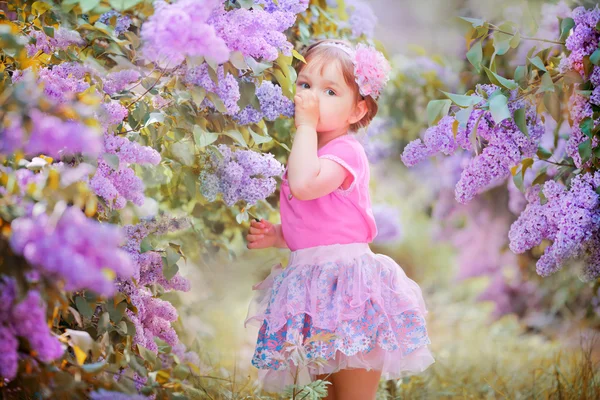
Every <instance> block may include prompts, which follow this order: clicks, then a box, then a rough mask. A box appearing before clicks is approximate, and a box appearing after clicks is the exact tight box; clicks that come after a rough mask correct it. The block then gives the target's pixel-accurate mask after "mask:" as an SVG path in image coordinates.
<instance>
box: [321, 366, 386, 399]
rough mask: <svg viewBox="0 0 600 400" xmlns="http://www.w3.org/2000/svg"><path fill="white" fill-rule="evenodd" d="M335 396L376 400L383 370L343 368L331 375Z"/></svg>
mask: <svg viewBox="0 0 600 400" xmlns="http://www.w3.org/2000/svg"><path fill="white" fill-rule="evenodd" d="M331 376H332V378H333V383H334V387H335V398H337V399H340V400H375V396H376V394H377V387H378V386H379V380H380V379H381V371H377V370H370V371H367V370H366V369H362V368H360V369H359V368H354V369H342V370H340V371H338V372H336V373H334V374H332V375H331Z"/></svg>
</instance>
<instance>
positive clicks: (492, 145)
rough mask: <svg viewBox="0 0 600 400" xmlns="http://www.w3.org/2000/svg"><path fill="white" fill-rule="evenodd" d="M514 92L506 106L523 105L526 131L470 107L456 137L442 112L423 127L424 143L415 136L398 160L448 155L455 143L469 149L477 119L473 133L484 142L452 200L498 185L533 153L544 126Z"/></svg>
mask: <svg viewBox="0 0 600 400" xmlns="http://www.w3.org/2000/svg"><path fill="white" fill-rule="evenodd" d="M476 89H477V90H476V93H477V92H480V91H485V92H486V94H487V96H488V97H489V96H490V95H492V94H493V93H495V92H496V91H497V90H498V87H497V86H495V85H477V88H476ZM474 95H475V94H474ZM516 95H517V93H516V90H514V91H512V92H511V93H510V97H509V99H508V100H509V103H508V109H509V111H510V112H511V113H514V111H515V110H517V109H519V108H525V110H526V122H527V125H528V130H529V135H526V134H524V133H522V132H521V131H520V130H519V128H518V127H517V125H516V124H515V122H514V120H513V119H512V118H508V119H505V120H503V121H500V122H499V123H497V122H496V121H494V120H493V117H492V115H491V113H490V112H489V111H485V110H482V109H474V110H473V111H472V112H471V115H470V116H469V118H468V121H467V124H466V127H461V126H459V127H458V130H457V133H456V138H454V133H453V131H452V127H453V124H454V117H453V116H445V117H443V118H442V119H441V120H440V121H439V123H438V124H437V125H436V126H433V127H430V128H429V129H427V131H426V132H425V134H424V139H423V140H424V143H423V142H421V140H420V139H415V140H414V141H412V142H411V143H409V144H408V145H407V146H406V148H405V149H404V152H403V154H402V157H401V158H402V161H403V162H404V164H405V165H407V166H409V167H410V166H413V165H415V164H416V163H418V162H420V161H422V160H423V159H425V158H427V157H429V156H431V155H434V154H436V153H438V152H441V153H443V154H446V155H450V154H453V153H454V151H455V150H456V149H457V148H458V147H461V148H463V149H465V150H466V149H470V148H471V144H470V140H469V135H471V132H472V130H473V129H474V127H475V124H476V123H478V125H477V136H478V138H479V139H480V140H481V141H485V143H486V146H485V147H484V149H483V151H482V152H481V154H478V155H476V156H475V157H473V159H472V160H471V162H470V163H469V165H467V167H466V168H465V169H464V170H463V172H462V175H461V178H460V180H459V182H458V183H457V185H456V190H455V195H456V200H457V201H458V202H461V203H463V204H464V203H467V202H468V201H470V200H471V199H472V198H473V197H474V196H476V195H477V194H479V193H481V192H482V191H484V190H486V189H489V188H490V187H493V186H496V185H498V184H499V183H500V182H501V181H502V180H503V179H504V178H506V177H507V176H509V175H510V168H511V167H512V166H514V165H517V164H518V163H519V162H520V161H521V159H522V158H523V157H531V156H533V155H534V154H535V152H536V151H537V144H538V142H539V140H540V138H541V136H542V134H543V132H544V127H543V126H542V124H541V121H540V119H539V118H538V116H537V114H536V112H535V109H534V108H533V107H532V106H531V104H529V103H526V102H525V101H524V100H516Z"/></svg>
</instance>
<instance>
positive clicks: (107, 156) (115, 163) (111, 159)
mask: <svg viewBox="0 0 600 400" xmlns="http://www.w3.org/2000/svg"><path fill="white" fill-rule="evenodd" d="M102 158H104V161H106V163H107V164H108V165H109V166H110V167H111V168H112V169H114V170H115V171H118V170H119V156H117V155H116V154H111V153H104V154H102Z"/></svg>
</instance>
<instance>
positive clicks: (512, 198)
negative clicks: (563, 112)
mask: <svg viewBox="0 0 600 400" xmlns="http://www.w3.org/2000/svg"><path fill="white" fill-rule="evenodd" d="M555 129H556V121H555V120H554V118H552V117H551V116H550V115H548V114H546V116H545V132H544V135H543V136H542V138H541V140H540V147H541V148H543V149H545V150H546V151H549V152H550V153H552V156H551V157H550V160H562V159H563V158H564V156H565V154H566V145H567V141H566V140H565V139H564V138H563V137H562V136H561V132H562V133H569V132H570V131H571V128H570V127H569V125H568V123H567V121H565V122H563V125H562V126H561V127H560V129H559V131H558V132H559V137H558V141H557V144H556V146H554V131H555ZM533 158H534V162H533V165H532V166H531V167H530V168H528V169H527V171H525V177H524V178H523V188H524V189H525V190H526V189H527V188H529V187H530V186H531V184H532V183H533V181H534V179H535V178H536V177H537V176H538V174H539V173H540V171H542V170H543V169H544V170H545V174H546V176H547V177H549V178H553V177H554V176H556V175H557V174H558V172H559V170H558V166H556V165H554V164H548V163H547V162H545V161H543V160H540V159H539V158H538V157H537V156H534V157H533ZM507 181H508V209H509V210H510V211H511V212H512V213H513V214H515V215H519V214H520V213H521V212H523V210H525V207H526V206H527V200H525V196H524V194H523V193H521V191H520V190H519V188H517V186H516V185H515V183H514V180H513V179H512V177H509V179H507Z"/></svg>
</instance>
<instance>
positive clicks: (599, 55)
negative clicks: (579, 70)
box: [590, 49, 600, 65]
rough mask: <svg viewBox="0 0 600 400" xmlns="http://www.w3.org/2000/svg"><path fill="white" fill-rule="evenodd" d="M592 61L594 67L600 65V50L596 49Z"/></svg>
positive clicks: (591, 57)
mask: <svg viewBox="0 0 600 400" xmlns="http://www.w3.org/2000/svg"><path fill="white" fill-rule="evenodd" d="M590 61H591V62H592V64H594V65H600V49H596V51H594V52H593V53H592V55H591V56H590Z"/></svg>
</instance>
